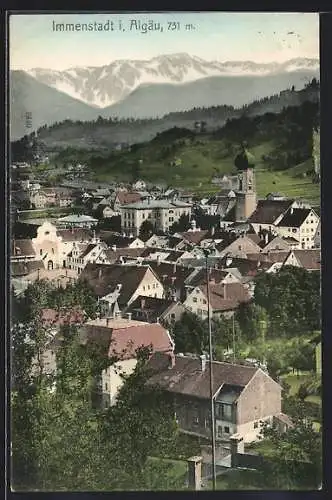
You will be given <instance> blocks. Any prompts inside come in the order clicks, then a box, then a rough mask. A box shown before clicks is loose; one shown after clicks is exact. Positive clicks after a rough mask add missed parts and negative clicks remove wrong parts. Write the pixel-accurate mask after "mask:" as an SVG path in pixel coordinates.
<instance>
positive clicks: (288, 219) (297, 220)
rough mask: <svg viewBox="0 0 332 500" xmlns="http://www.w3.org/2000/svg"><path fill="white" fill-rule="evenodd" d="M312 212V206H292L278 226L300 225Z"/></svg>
mask: <svg viewBox="0 0 332 500" xmlns="http://www.w3.org/2000/svg"><path fill="white" fill-rule="evenodd" d="M310 212H311V208H291V209H290V210H288V212H287V213H286V214H285V215H284V216H283V218H282V219H281V221H280V222H279V224H278V226H286V227H300V226H302V224H303V222H304V221H305V220H306V218H307V217H308V215H309V214H310Z"/></svg>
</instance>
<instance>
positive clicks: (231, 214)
mask: <svg viewBox="0 0 332 500" xmlns="http://www.w3.org/2000/svg"><path fill="white" fill-rule="evenodd" d="M222 220H225V221H227V222H235V221H236V204H235V203H234V205H233V206H232V207H231V208H230V209H229V210H228V212H227V213H226V214H225V215H224V216H223V218H222Z"/></svg>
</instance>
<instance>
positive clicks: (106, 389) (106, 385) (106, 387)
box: [105, 382, 108, 391]
mask: <svg viewBox="0 0 332 500" xmlns="http://www.w3.org/2000/svg"><path fill="white" fill-rule="evenodd" d="M105 391H108V383H107V382H106V383H105Z"/></svg>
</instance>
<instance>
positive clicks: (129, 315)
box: [127, 313, 131, 321]
mask: <svg viewBox="0 0 332 500" xmlns="http://www.w3.org/2000/svg"><path fill="white" fill-rule="evenodd" d="M127 319H128V321H131V313H127Z"/></svg>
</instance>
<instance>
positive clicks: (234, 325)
mask: <svg viewBox="0 0 332 500" xmlns="http://www.w3.org/2000/svg"><path fill="white" fill-rule="evenodd" d="M233 363H235V319H234V314H233Z"/></svg>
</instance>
